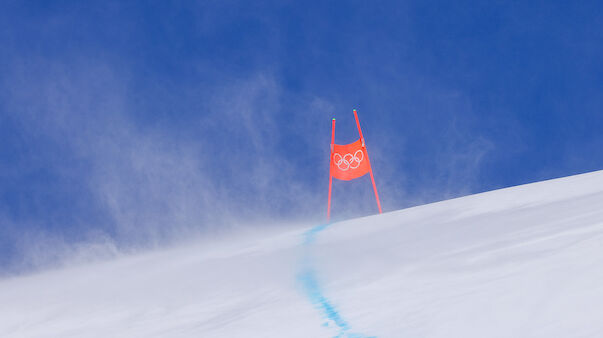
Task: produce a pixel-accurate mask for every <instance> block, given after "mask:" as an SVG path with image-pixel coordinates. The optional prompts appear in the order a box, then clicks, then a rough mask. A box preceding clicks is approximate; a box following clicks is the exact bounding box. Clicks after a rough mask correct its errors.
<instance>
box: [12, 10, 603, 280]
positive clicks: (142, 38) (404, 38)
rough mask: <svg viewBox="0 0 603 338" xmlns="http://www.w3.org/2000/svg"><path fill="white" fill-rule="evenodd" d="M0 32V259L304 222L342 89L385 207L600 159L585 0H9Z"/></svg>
mask: <svg viewBox="0 0 603 338" xmlns="http://www.w3.org/2000/svg"><path fill="white" fill-rule="evenodd" d="M0 42H1V45H2V48H0V74H2V76H0V135H2V142H1V143H0V267H2V269H4V270H7V269H12V268H14V267H15V266H36V265H43V264H47V263H48V262H52V261H56V260H59V259H60V258H61V257H63V256H65V255H71V254H77V253H78V252H80V251H81V250H80V249H81V248H89V247H95V248H96V247H102V248H107V247H109V248H110V250H109V251H112V250H117V251H119V250H122V249H124V248H140V247H149V246H154V245H162V244H164V243H169V242H170V241H172V240H175V239H178V238H181V237H183V236H188V235H190V234H202V235H206V234H208V233H212V232H215V231H219V229H223V228H228V227H233V226H243V225H245V224H253V226H256V225H257V224H264V223H270V224H279V222H283V221H284V220H288V221H290V220H302V219H304V220H309V221H312V222H318V221H320V220H322V219H323V218H324V216H325V210H324V209H325V203H326V193H327V190H326V189H327V182H328V151H329V148H328V144H329V141H330V121H331V118H332V117H335V118H337V132H336V142H337V143H349V142H352V141H354V140H355V139H356V138H357V134H356V130H355V125H354V120H353V115H352V109H354V108H355V109H357V110H358V113H359V116H360V121H361V124H362V126H363V131H364V134H365V137H366V140H367V146H368V150H369V153H370V155H371V161H372V164H373V168H374V172H375V176H376V181H377V186H378V188H379V190H380V194H381V201H382V204H383V208H384V210H385V211H392V210H397V209H400V208H404V207H408V206H412V205H417V204H421V203H427V202H431V201H437V200H441V199H446V198H451V197H455V196H461V195H465V194H469V193H476V192H481V191H487V190H492V189H497V188H502V187H508V186H513V185H518V184H523V183H529V182H534V181H539V180H544V179H550V178H556V177H561V176H567V175H573V174H578V173H583V172H588V171H593V170H598V169H600V168H601V167H602V166H603V155H602V152H601V151H600V149H601V148H602V146H603V136H601V130H602V127H603V115H602V114H601V112H602V108H603V96H602V95H601V93H602V90H603V66H602V63H601V61H600V60H603V5H601V4H599V3H598V2H595V1H592V2H588V1H584V2H567V1H562V2H561V1H560V2H556V1H538V2H531V1H515V2H499V1H491V2H481V1H475V2H469V1H456V2H438V1H392V2H387V1H378V2H366V1H316V2H311V1H305V2H285V1H274V2H269V1H254V2H243V1H205V2H197V3H193V2H174V3H171V2H160V1H156V2H149V1H128V2H124V1H115V2H112V1H97V2H95V1H87V2H76V1H72V2H70V1H54V2H48V1H28V2H18V1H4V2H3V3H2V5H0ZM375 211H376V206H375V205H374V201H373V200H372V191H371V186H370V181H369V180H368V177H364V178H361V179H359V180H357V181H354V182H351V183H344V182H335V186H334V201H333V215H334V217H340V218H345V217H352V216H358V215H365V214H370V213H374V212H375ZM249 226H252V225H249ZM78 250H79V251H78ZM82 250H83V249H82ZM99 250H101V249H99ZM102 250H105V249H102Z"/></svg>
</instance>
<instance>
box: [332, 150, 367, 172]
mask: <svg viewBox="0 0 603 338" xmlns="http://www.w3.org/2000/svg"><path fill="white" fill-rule="evenodd" d="M363 160H364V152H362V149H358V150H356V152H355V153H354V155H352V154H350V153H347V154H345V155H343V156H341V154H340V153H335V154H333V163H334V164H335V165H336V166H337V168H339V170H341V171H348V170H350V169H356V168H358V167H359V166H360V163H361V162H362V161H363Z"/></svg>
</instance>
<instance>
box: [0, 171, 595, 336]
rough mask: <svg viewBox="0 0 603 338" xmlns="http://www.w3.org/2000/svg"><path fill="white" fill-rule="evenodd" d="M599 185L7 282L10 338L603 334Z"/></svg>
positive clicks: (530, 188)
mask: <svg viewBox="0 0 603 338" xmlns="http://www.w3.org/2000/svg"><path fill="white" fill-rule="evenodd" d="M602 207H603V172H594V173H589V174H584V175H578V176H572V177H566V178H562V179H556V180H551V181H545V182H539V183H534V184H529V185H524V186H518V187H513V188H508V189H502V190H497V191H492V192H487V193H483V194H478V195H472V196H467V197H463V198H458V199H453V200H448V201H443V202H439V203H434V204H430V205H424V206H419V207H415V208H410V209H406V210H400V211H396V212H390V213H386V214H383V215H378V216H371V217H365V218H360V219H354V220H350V221H345V222H339V223H333V224H329V225H322V226H320V225H315V226H309V227H305V228H303V229H302V228H299V227H298V228H291V227H284V228H283V229H281V230H274V229H272V230H266V229H264V230H262V231H260V232H258V233H256V234H254V235H252V236H250V235H246V236H238V237H236V238H228V239H224V240H221V241H218V242H214V243H210V244H208V243H198V244H195V245H187V246H183V247H179V248H173V249H169V250H162V251H155V252H150V253H145V254H139V255H134V256H129V257H121V258H119V259H114V260H111V261H104V262H97V263H90V264H87V265H80V266H72V267H68V268H62V269H58V270H53V271H45V272H39V273H37V274H32V275H27V276H19V277H10V278H4V279H2V280H0V337H36V338H38V337H78V338H82V337H128V338H131V337H146V338H150V337H412V338H416V337H446V338H449V337H463V338H469V337H476V338H484V337H489V338H492V337H543V338H544V337H546V338H552V337H563V338H567V337H603V319H601V318H602V314H603V208H602Z"/></svg>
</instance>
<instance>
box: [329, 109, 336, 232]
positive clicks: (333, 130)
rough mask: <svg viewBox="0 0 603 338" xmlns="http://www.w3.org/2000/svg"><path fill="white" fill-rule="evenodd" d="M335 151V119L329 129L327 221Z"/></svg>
mask: <svg viewBox="0 0 603 338" xmlns="http://www.w3.org/2000/svg"><path fill="white" fill-rule="evenodd" d="M334 151H335V119H333V127H332V129H331V158H330V159H329V202H328V203H327V221H328V220H329V219H331V187H332V186H333V166H332V165H331V164H332V162H333V152H334Z"/></svg>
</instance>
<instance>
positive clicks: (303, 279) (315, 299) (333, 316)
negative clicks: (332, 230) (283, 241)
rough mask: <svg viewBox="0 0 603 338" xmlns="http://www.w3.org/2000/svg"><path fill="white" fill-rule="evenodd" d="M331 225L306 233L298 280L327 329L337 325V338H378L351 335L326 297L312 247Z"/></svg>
mask: <svg viewBox="0 0 603 338" xmlns="http://www.w3.org/2000/svg"><path fill="white" fill-rule="evenodd" d="M331 224H332V223H329V224H321V225H317V226H315V227H313V228H311V229H310V230H308V231H306V232H305V233H304V242H303V249H304V251H303V256H302V262H301V270H300V273H299V274H298V277H297V278H298V280H299V281H300V283H301V284H302V286H303V288H304V291H305V293H306V296H307V297H308V298H309V300H310V302H312V304H314V306H316V307H317V308H318V309H319V310H321V312H322V315H323V316H324V317H325V319H326V322H325V323H323V326H325V327H331V326H332V325H335V326H336V327H337V330H338V334H337V335H336V336H335V338H343V337H347V338H376V337H375V336H370V337H369V336H365V335H363V334H358V333H351V332H348V331H350V329H351V327H350V324H348V322H347V321H346V320H344V319H343V317H342V315H341V314H340V313H339V311H337V308H336V307H335V305H333V303H332V302H331V301H330V300H329V299H328V298H327V297H326V296H325V295H324V293H323V291H322V288H321V286H320V282H319V281H318V277H317V273H316V269H315V268H314V264H313V262H314V260H313V257H312V246H313V244H314V242H315V240H316V236H317V235H318V234H319V233H320V232H321V231H323V230H325V229H327V228H328V227H329V226H331Z"/></svg>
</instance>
